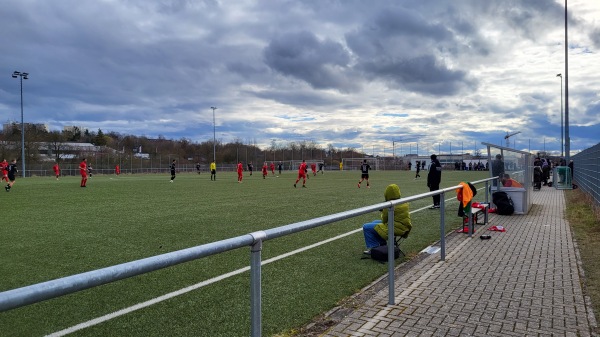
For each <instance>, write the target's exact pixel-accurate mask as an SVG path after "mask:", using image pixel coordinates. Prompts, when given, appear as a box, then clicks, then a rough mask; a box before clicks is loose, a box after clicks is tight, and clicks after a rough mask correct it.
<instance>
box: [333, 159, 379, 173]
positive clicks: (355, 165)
mask: <svg viewBox="0 0 600 337" xmlns="http://www.w3.org/2000/svg"><path fill="white" fill-rule="evenodd" d="M365 159H366V160H367V163H368V164H369V165H370V166H371V170H379V163H380V161H379V159H377V158H342V165H343V170H344V171H352V170H360V165H362V163H363V161H364V160H365Z"/></svg>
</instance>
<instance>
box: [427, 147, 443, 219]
mask: <svg viewBox="0 0 600 337" xmlns="http://www.w3.org/2000/svg"><path fill="white" fill-rule="evenodd" d="M430 158H431V165H429V173H428V174H427V187H429V190H430V191H437V190H439V189H440V183H441V182H442V164H440V161H439V160H438V159H437V156H436V155H435V154H432V155H431V157H430ZM430 208H431V209H436V208H440V195H439V194H436V195H434V196H433V206H431V207H430Z"/></svg>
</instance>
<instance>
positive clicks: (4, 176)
mask: <svg viewBox="0 0 600 337" xmlns="http://www.w3.org/2000/svg"><path fill="white" fill-rule="evenodd" d="M0 171H2V180H6V182H8V162H7V161H6V159H4V160H3V161H2V162H0ZM2 180H0V181H2Z"/></svg>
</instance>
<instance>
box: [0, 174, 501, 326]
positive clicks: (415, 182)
mask: <svg viewBox="0 0 600 337" xmlns="http://www.w3.org/2000/svg"><path fill="white" fill-rule="evenodd" d="M426 175H427V171H422V172H421V176H422V178H420V179H414V172H408V171H373V172H371V186H370V187H371V188H369V189H367V188H366V184H365V182H363V184H362V186H361V188H360V189H359V188H358V187H357V183H358V180H359V178H360V172H359V171H343V172H338V171H332V172H325V174H322V175H321V174H318V175H317V176H312V174H311V175H310V178H309V179H308V181H307V184H306V186H307V188H301V187H300V183H299V184H298V188H294V187H293V183H294V181H295V178H296V172H292V171H286V172H283V173H282V175H281V176H275V175H269V176H268V177H267V178H266V179H263V178H262V175H260V174H254V175H253V176H248V174H247V173H245V176H244V180H243V183H241V184H239V183H237V181H236V175H235V174H234V173H219V174H218V180H217V181H211V180H210V178H209V175H208V174H200V175H198V174H195V173H194V174H191V173H190V174H179V175H178V176H177V178H176V179H175V181H174V182H173V183H170V182H169V178H170V175H169V174H164V175H152V174H149V175H121V176H119V177H116V176H103V175H97V176H94V177H92V178H91V179H90V180H89V181H88V187H86V188H81V187H79V179H78V178H76V177H63V178H60V180H58V181H57V180H55V179H54V178H36V177H33V178H26V179H19V178H17V182H16V183H15V185H14V187H13V188H12V190H11V191H10V192H4V191H3V192H2V193H1V194H0V205H2V206H1V207H0V210H1V213H0V214H1V216H2V224H1V225H0V240H1V246H0V257H1V261H2V263H0V275H1V277H0V291H6V290H9V289H14V288H18V287H22V286H26V285H31V284H34V283H39V282H43V281H48V280H51V279H56V278H60V277H64V276H69V275H73V274H77V273H82V272H86V271H90V270H94V269H98V268H103V267H108V266H111V265H115V264H119V263H124V262H129V261H132V260H136V259H141V258H145V257H150V256H154V255H158V254H162V253H166V252H171V251H176V250H179V249H184V248H189V247H193V246H197V245H201V244H205V243H209V242H214V241H218V240H222V239H227V238H231V237H235V236H239V235H244V234H247V233H251V232H254V231H258V230H263V229H267V228H273V227H278V226H283V225H287V224H290V223H294V222H298V221H303V220H308V219H312V218H316V217H319V216H324V215H329V214H333V213H337V212H342V211H347V210H351V209H353V208H357V207H362V206H367V205H373V204H376V203H379V202H382V201H384V200H383V192H384V190H385V187H386V186H387V185H388V184H391V183H396V184H398V185H399V186H400V189H401V192H402V195H403V196H412V195H416V194H420V193H425V192H428V188H427V186H426ZM488 175H489V173H488V172H456V171H445V172H443V174H442V186H441V187H442V188H443V187H447V186H454V185H456V184H458V183H459V182H460V181H474V180H479V179H483V178H486V177H488ZM449 197H454V196H449V195H446V199H448V198H449ZM476 200H482V199H481V198H477V197H476ZM430 204H431V198H426V199H422V200H419V201H415V202H413V203H411V210H415V209H418V208H422V207H426V206H427V205H430ZM448 205H449V206H448V207H447V214H446V219H447V228H448V229H449V230H451V229H452V227H453V226H454V228H457V227H458V226H459V225H460V219H459V218H458V217H456V207H455V206H457V203H456V202H453V203H450V204H448ZM378 216H379V214H378V213H377V212H375V213H373V214H369V215H364V216H361V217H357V218H353V219H348V220H345V221H340V222H337V223H334V224H329V225H325V226H322V227H319V228H315V229H311V230H308V231H304V232H301V233H297V234H293V235H289V236H285V237H281V238H278V239H274V240H269V241H266V242H265V243H264V246H263V252H262V259H263V260H266V259H268V258H272V257H275V256H278V255H281V254H284V253H286V252H289V251H292V250H295V249H298V248H301V247H304V246H307V245H310V244H313V243H316V242H319V241H322V240H325V239H328V238H331V237H334V236H337V235H340V234H343V233H347V232H349V231H352V230H355V229H357V228H360V226H361V225H362V224H363V223H365V222H368V221H371V220H373V219H374V218H377V217H378ZM412 221H413V231H412V232H411V234H410V236H409V238H408V239H407V240H405V241H404V243H403V251H405V252H406V253H407V256H408V257H410V256H414V255H415V254H416V253H418V252H419V251H420V250H422V249H423V248H425V247H427V246H428V245H430V244H431V243H432V242H434V241H437V240H439V235H440V233H439V211H436V210H424V211H421V212H416V213H413V214H412ZM362 250H364V239H363V236H362V233H356V234H352V235H349V236H346V237H343V238H341V239H338V240H335V241H333V242H331V243H327V244H325V245H322V246H318V247H316V248H313V249H310V250H307V251H304V252H302V253H299V254H296V255H293V256H290V257H287V258H285V259H282V260H279V261H276V262H274V263H271V264H268V265H265V266H264V267H263V275H262V286H263V289H262V294H263V297H262V300H263V312H262V316H263V334H264V335H265V336H269V335H273V334H278V333H282V332H286V331H292V330H293V329H294V328H297V327H300V326H303V325H305V324H306V323H308V322H310V320H311V319H312V318H313V317H315V316H316V315H318V314H319V313H321V312H324V311H327V310H329V309H330V308H332V307H333V306H335V304H336V303H337V302H338V301H339V300H340V299H342V298H344V297H346V296H349V295H351V294H353V293H355V292H356V291H358V290H360V289H361V288H362V287H364V286H366V285H368V284H369V283H371V282H372V281H373V280H374V279H376V278H378V277H380V276H381V275H383V274H384V273H386V272H387V266H386V265H385V264H380V263H377V262H375V261H372V260H369V259H361V257H362ZM249 251H250V249H249V248H247V249H237V250H234V251H230V252H226V253H222V254H218V255H216V256H211V257H207V258H203V259H200V260H196V261H192V262H188V263H184V264H181V265H177V266H174V267H170V268H166V269H163V270H160V271H156V272H153V273H149V274H145V275H142V276H138V277H133V278H130V279H126V280H122V281H119V282H114V283H111V284H107V285H104V286H100V287H96V288H94V289H90V290H85V291H82V292H79V293H76V294H72V295H67V296H63V297H61V298H57V299H52V300H48V301H45V302H42V303H38V304H33V305H29V306H26V307H22V308H18V309H13V310H10V311H7V312H2V313H0V331H1V335H2V336H42V335H47V334H51V333H54V332H57V331H61V330H63V329H66V328H69V327H72V326H74V325H77V324H79V323H82V322H87V321H89V320H91V319H94V318H97V317H100V316H103V315H106V314H110V313H112V312H115V311H118V310H121V309H124V308H128V307H130V306H132V305H135V304H137V303H140V302H144V301H148V300H151V299H153V298H156V297H158V296H161V295H164V294H166V293H170V292H173V291H176V290H179V289H182V288H185V287H188V286H190V285H194V284H197V283H199V282H202V281H205V280H208V279H210V278H213V277H216V276H219V275H222V274H225V273H228V272H231V271H234V270H237V269H240V268H243V267H247V266H248V265H249V261H250V253H249ZM398 262H399V261H398ZM249 288H250V278H249V274H248V273H247V272H245V273H241V274H239V275H236V276H233V277H230V278H227V279H225V280H223V281H219V282H216V283H214V284H211V285H208V286H205V287H201V288H199V289H196V290H193V291H191V292H188V293H185V294H183V295H181V296H177V297H174V298H171V299H169V300H166V301H163V302H160V303H157V304H154V305H151V306H148V307H146V308H143V309H140V310H137V311H133V312H130V313H128V314H125V315H122V316H117V317H115V318H113V319H110V320H107V321H105V322H102V323H100V324H97V325H94V326H91V327H87V328H84V329H82V330H78V331H76V332H74V333H73V334H72V335H73V336H78V335H79V336H108V335H112V336H246V335H249V331H250V299H249V297H250V295H249V294H250V290H249Z"/></svg>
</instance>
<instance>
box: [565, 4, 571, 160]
mask: <svg viewBox="0 0 600 337" xmlns="http://www.w3.org/2000/svg"><path fill="white" fill-rule="evenodd" d="M567 21H568V20H567V0H565V161H566V163H567V165H568V164H569V161H570V159H571V139H570V137H569V38H568V35H567Z"/></svg>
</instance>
